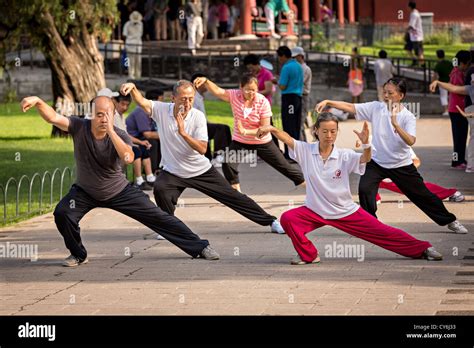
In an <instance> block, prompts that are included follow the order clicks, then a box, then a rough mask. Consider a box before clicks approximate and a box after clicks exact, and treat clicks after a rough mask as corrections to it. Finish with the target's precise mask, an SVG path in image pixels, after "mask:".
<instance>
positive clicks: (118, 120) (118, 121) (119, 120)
mask: <svg viewBox="0 0 474 348" xmlns="http://www.w3.org/2000/svg"><path fill="white" fill-rule="evenodd" d="M114 126H115V127H117V128H120V129H121V130H123V131H125V132H126V131H127V124H126V123H125V119H124V117H123V115H120V114H119V113H118V112H117V111H115V115H114Z"/></svg>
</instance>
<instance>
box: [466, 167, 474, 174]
mask: <svg viewBox="0 0 474 348" xmlns="http://www.w3.org/2000/svg"><path fill="white" fill-rule="evenodd" d="M466 173H474V168H473V167H466Z"/></svg>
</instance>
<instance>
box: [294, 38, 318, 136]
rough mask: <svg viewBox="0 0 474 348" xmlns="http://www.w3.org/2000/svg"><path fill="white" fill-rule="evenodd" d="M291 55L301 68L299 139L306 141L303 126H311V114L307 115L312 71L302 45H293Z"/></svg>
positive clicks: (309, 103)
mask: <svg viewBox="0 0 474 348" xmlns="http://www.w3.org/2000/svg"><path fill="white" fill-rule="evenodd" d="M291 57H292V58H295V59H296V61H297V62H298V63H300V64H301V67H302V68H303V96H302V105H301V138H300V139H301V140H304V141H306V140H307V139H306V134H305V132H304V126H305V124H307V125H308V126H309V127H311V126H312V120H311V115H309V116H308V113H309V112H310V108H311V106H310V105H311V80H312V78H313V73H312V72H311V68H310V67H309V66H308V64H306V62H305V61H304V57H305V53H304V49H303V48H302V47H295V48H293V49H292V50H291Z"/></svg>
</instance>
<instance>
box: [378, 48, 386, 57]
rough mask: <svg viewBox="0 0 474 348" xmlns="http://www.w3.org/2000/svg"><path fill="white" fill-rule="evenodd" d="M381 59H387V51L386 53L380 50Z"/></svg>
mask: <svg viewBox="0 0 474 348" xmlns="http://www.w3.org/2000/svg"><path fill="white" fill-rule="evenodd" d="M379 57H380V58H387V51H385V50H380V51H379Z"/></svg>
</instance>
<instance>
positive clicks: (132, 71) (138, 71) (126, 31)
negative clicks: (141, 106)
mask: <svg viewBox="0 0 474 348" xmlns="http://www.w3.org/2000/svg"><path fill="white" fill-rule="evenodd" d="M142 19H143V17H142V15H141V14H140V12H138V11H133V12H132V13H131V14H130V20H129V21H128V22H127V23H125V25H124V26H123V32H122V35H123V36H125V50H126V51H127V58H128V77H129V78H131V79H132V80H135V79H139V78H141V76H142V35H143V22H142Z"/></svg>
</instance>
